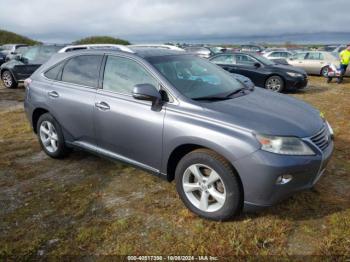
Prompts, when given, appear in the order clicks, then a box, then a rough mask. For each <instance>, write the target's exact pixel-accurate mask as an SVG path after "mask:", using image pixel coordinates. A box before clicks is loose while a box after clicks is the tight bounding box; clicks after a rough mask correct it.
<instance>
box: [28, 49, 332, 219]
mask: <svg viewBox="0 0 350 262" xmlns="http://www.w3.org/2000/svg"><path fill="white" fill-rule="evenodd" d="M42 48H44V49H45V48H47V47H46V46H43V47H42ZM56 50H57V49H56ZM230 55H231V57H221V56H224V54H222V55H221V54H220V55H217V56H214V57H213V59H214V61H215V58H217V60H216V61H218V60H219V61H224V63H223V64H221V63H220V64H219V65H220V66H222V67H226V66H227V67H229V68H233V67H234V66H235V64H233V63H232V64H229V63H228V62H227V61H229V60H230V59H231V60H233V61H235V62H239V64H240V65H241V66H242V68H243V67H246V69H245V71H244V72H253V71H254V72H255V71H261V72H266V71H268V70H270V71H273V70H275V71H274V72H279V71H278V70H282V66H279V67H280V69H279V68H278V67H276V66H275V65H273V63H272V62H271V61H269V60H267V59H265V58H263V57H262V56H257V55H255V54H251V53H250V54H248V53H247V54H245V53H234V54H230ZM24 57H27V58H28V55H26V54H25V55H24ZM219 58H220V59H219ZM213 59H211V60H213ZM291 68H293V67H288V69H287V72H289V73H290V74H289V77H292V78H293V77H294V78H293V79H298V74H300V79H301V80H300V81H301V82H302V81H305V79H304V75H303V73H301V72H303V71H301V70H299V69H294V71H292V69H291ZM227 70H228V71H229V69H227ZM282 71H283V70H282ZM242 72H243V71H242ZM262 75H264V76H265V75H268V74H267V73H262ZM287 75H288V74H287ZM287 75H286V76H285V77H287ZM253 79H254V77H253ZM275 79H276V78H275ZM243 81H244V79H243ZM296 81H297V82H298V81H299V80H296ZM279 83H280V85H281V82H279ZM302 83H303V82H302ZM270 85H271V86H275V87H276V88H278V89H280V87H277V86H276V82H275V81H271V82H270ZM25 90H26V95H25V102H24V106H25V111H26V114H27V117H28V120H29V122H30V124H31V126H32V128H33V131H34V132H35V133H36V134H37V136H38V141H39V143H40V145H41V147H42V149H43V151H44V152H45V153H46V154H47V155H49V156H50V157H52V158H62V157H65V156H67V153H68V152H69V151H70V150H71V149H72V148H79V149H82V150H86V151H89V152H92V153H95V154H98V155H101V156H104V157H108V158H110V159H112V160H119V161H123V162H126V163H128V164H131V165H133V166H136V167H139V168H142V169H144V170H146V171H148V172H150V173H153V174H156V175H158V176H160V177H162V178H164V179H167V180H168V181H172V180H175V182H176V189H177V191H178V194H179V196H180V198H181V199H182V201H183V203H184V204H185V206H186V207H187V208H189V209H190V210H191V211H193V212H194V213H195V214H197V215H199V216H201V217H204V218H207V219H213V220H227V219H230V218H232V217H233V216H235V215H236V214H238V213H240V212H241V211H242V210H258V209H260V208H264V207H268V206H271V205H274V204H275V203H277V202H279V201H281V200H282V199H285V198H286V197H288V196H289V195H291V194H292V193H295V192H297V191H300V190H305V189H308V188H311V187H313V186H314V185H315V184H316V183H317V181H318V180H319V178H320V177H321V176H322V175H323V174H324V171H325V168H326V165H327V163H328V161H329V159H330V157H331V154H332V151H333V139H332V138H333V131H332V128H331V127H330V125H329V124H328V122H327V121H326V120H325V119H324V118H322V117H321V115H320V112H319V111H318V110H316V109H315V108H313V107H311V106H310V105H308V104H306V103H304V102H302V101H299V100H297V99H295V98H293V97H290V96H287V95H282V94H277V93H273V92H270V91H267V90H264V89H262V88H255V87H254V86H253V85H250V86H249V85H245V84H244V83H243V82H242V81H240V80H237V78H235V77H233V75H232V74H230V73H228V72H227V71H225V70H222V69H221V68H220V67H218V66H216V65H215V64H214V63H212V62H211V61H209V60H207V59H202V58H199V57H197V56H194V55H191V54H188V53H185V52H183V51H175V50H170V49H167V48H157V47H129V48H128V49H127V50H126V49H124V50H121V49H120V50H119V49H116V48H109V49H102V50H101V49H93V48H91V49H86V50H76V51H73V52H63V53H59V54H56V55H53V56H52V57H51V59H49V61H47V62H46V63H45V64H44V65H43V66H41V67H40V68H39V69H38V70H36V71H35V72H34V74H32V75H31V76H30V78H29V79H27V80H26V81H25Z"/></svg>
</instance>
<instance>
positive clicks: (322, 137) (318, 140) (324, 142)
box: [311, 126, 330, 151]
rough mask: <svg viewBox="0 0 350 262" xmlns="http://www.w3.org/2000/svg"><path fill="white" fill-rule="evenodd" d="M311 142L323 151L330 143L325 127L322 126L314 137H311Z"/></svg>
mask: <svg viewBox="0 0 350 262" xmlns="http://www.w3.org/2000/svg"><path fill="white" fill-rule="evenodd" d="M311 141H312V142H313V143H314V144H315V145H316V146H317V147H318V148H319V149H321V150H322V151H323V150H325V149H326V148H327V146H328V145H329V142H330V137H329V134H328V131H327V127H326V126H324V127H323V128H322V129H321V130H320V131H319V132H318V133H317V134H316V135H314V136H312V137H311Z"/></svg>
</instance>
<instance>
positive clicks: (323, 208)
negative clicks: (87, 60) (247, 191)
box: [0, 77, 350, 260]
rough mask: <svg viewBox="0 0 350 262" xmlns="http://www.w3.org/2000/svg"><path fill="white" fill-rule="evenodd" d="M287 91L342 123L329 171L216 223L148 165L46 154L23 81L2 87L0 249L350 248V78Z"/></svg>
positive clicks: (36, 252) (27, 252) (314, 251)
mask: <svg viewBox="0 0 350 262" xmlns="http://www.w3.org/2000/svg"><path fill="white" fill-rule="evenodd" d="M288 95H292V96H295V97H297V98H299V99H302V100H305V101H307V102H309V103H311V104H312V105H314V106H315V107H317V108H319V109H320V110H321V111H322V112H323V113H324V114H325V116H326V118H327V119H328V120H329V122H330V123H331V125H332V126H333V128H334V130H335V137H336V140H335V152H334V155H333V158H332V160H331V162H330V164H329V166H328V169H327V171H326V173H325V175H324V176H323V177H322V178H321V180H320V181H319V182H318V184H317V185H316V187H315V188H314V189H312V190H309V191H305V192H301V193H298V194H296V195H295V196H293V197H292V198H290V199H288V200H286V201H284V202H282V203H280V204H279V205H277V206H275V207H273V208H269V209H267V210H264V211H263V212H262V213H260V214H243V215H241V216H240V217H238V218H237V219H236V220H234V221H230V222H222V223H219V222H211V221H206V220H203V219H200V218H198V217H196V216H195V215H193V214H192V213H190V212H189V211H188V210H187V209H186V208H185V207H184V205H183V204H182V202H181V201H180V199H179V197H178V196H177V193H176V190H175V184H174V183H168V182H166V181H163V180H161V179H159V178H157V177H154V176H152V175H149V174H146V173H144V172H143V171H140V170H137V169H134V168H132V167H129V166H127V165H124V164H120V163H113V162H109V161H107V160H104V159H101V158H99V157H96V156H93V155H90V154H87V153H83V152H73V153H71V155H70V157H69V158H66V159H64V160H53V159H50V158H48V157H47V156H46V155H45V154H44V153H43V152H42V151H41V150H40V147H39V144H38V142H37V139H36V137H35V135H34V134H33V133H32V131H31V129H30V127H29V125H28V122H27V121H26V118H25V114H24V110H23V103H22V101H23V97H24V90H23V87H19V88H18V89H13V90H9V89H4V88H3V87H0V257H1V256H6V255H15V256H19V255H22V256H26V257H28V258H30V257H33V256H42V257H46V256H54V255H111V254H113V255H123V254H132V255H146V254H149V255H159V254H163V255H166V254H176V255H190V254H192V255H214V256H233V255H345V256H350V121H349V120H350V79H345V83H344V84H342V85H337V84H326V83H325V81H324V79H323V78H321V77H311V78H310V85H309V88H308V89H306V90H304V91H300V92H297V93H293V94H288ZM0 260H1V258H0Z"/></svg>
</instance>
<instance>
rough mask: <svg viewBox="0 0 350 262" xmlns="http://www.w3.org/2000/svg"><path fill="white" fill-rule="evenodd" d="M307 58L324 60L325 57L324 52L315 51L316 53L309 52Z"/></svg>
mask: <svg viewBox="0 0 350 262" xmlns="http://www.w3.org/2000/svg"><path fill="white" fill-rule="evenodd" d="M306 59H308V60H323V59H324V57H323V54H322V53H318V52H315V53H308V54H307V56H306Z"/></svg>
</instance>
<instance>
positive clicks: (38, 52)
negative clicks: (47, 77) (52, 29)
mask: <svg viewBox="0 0 350 262" xmlns="http://www.w3.org/2000/svg"><path fill="white" fill-rule="evenodd" d="M61 48H62V47H59V46H34V47H31V48H29V49H28V50H27V51H26V52H25V53H24V54H23V58H25V59H26V60H27V61H36V62H40V63H43V62H46V61H47V60H49V59H50V57H51V56H52V55H53V54H54V53H57V52H58V50H59V49H61Z"/></svg>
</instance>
